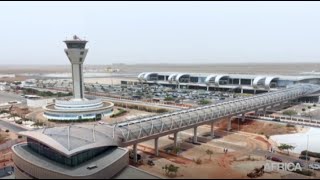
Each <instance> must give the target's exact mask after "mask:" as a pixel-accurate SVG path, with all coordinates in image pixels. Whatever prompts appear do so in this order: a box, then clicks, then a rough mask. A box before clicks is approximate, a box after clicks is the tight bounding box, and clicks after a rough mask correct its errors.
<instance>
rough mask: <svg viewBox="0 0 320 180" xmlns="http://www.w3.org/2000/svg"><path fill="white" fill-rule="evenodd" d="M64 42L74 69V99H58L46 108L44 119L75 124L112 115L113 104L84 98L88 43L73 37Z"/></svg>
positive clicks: (94, 97)
mask: <svg viewBox="0 0 320 180" xmlns="http://www.w3.org/2000/svg"><path fill="white" fill-rule="evenodd" d="M64 42H65V43H66V45H67V48H66V49H65V50H64V51H65V53H66V54H67V56H68V58H69V61H70V62H71V67H72V84H73V97H64V98H57V99H56V100H55V101H54V103H51V104H48V105H47V106H45V107H44V110H45V111H44V113H43V115H44V117H46V118H47V119H48V120H49V121H62V122H75V121H82V120H84V121H96V120H101V119H102V117H103V116H109V115H111V114H112V112H113V103H111V102H106V101H103V100H102V99H101V98H98V97H96V96H84V82H83V72H82V69H83V68H82V66H83V62H84V59H85V58H86V55H87V53H88V49H86V44H87V42H88V41H85V40H81V39H80V38H78V37H77V36H73V39H71V40H65V41H64Z"/></svg>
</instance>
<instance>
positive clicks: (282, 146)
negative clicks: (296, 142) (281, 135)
mask: <svg viewBox="0 0 320 180" xmlns="http://www.w3.org/2000/svg"><path fill="white" fill-rule="evenodd" d="M278 148H279V149H280V150H281V151H282V150H287V151H288V155H289V150H293V149H294V148H295V147H294V146H291V145H289V144H280V146H278Z"/></svg>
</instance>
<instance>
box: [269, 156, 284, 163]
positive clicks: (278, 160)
mask: <svg viewBox="0 0 320 180" xmlns="http://www.w3.org/2000/svg"><path fill="white" fill-rule="evenodd" d="M266 158H267V159H268V160H271V161H275V162H282V160H281V159H280V158H277V157H273V156H267V157H266Z"/></svg>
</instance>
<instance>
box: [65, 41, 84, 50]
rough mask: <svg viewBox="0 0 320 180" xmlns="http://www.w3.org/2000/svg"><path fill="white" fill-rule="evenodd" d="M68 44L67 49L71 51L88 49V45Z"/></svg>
mask: <svg viewBox="0 0 320 180" xmlns="http://www.w3.org/2000/svg"><path fill="white" fill-rule="evenodd" d="M66 44H67V47H68V48H69V49H70V48H75V49H84V48H85V47H86V43H78V42H77V43H72V42H69V43H66Z"/></svg>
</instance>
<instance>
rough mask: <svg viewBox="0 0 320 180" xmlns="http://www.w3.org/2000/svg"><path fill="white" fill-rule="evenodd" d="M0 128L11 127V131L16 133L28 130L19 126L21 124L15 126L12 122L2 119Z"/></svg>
mask: <svg viewBox="0 0 320 180" xmlns="http://www.w3.org/2000/svg"><path fill="white" fill-rule="evenodd" d="M0 128H1V129H3V130H6V129H9V130H10V131H11V132H15V133H18V132H20V131H26V130H27V129H24V128H22V127H19V126H15V125H13V124H11V123H9V122H6V121H3V120H0Z"/></svg>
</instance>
